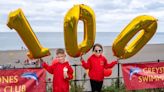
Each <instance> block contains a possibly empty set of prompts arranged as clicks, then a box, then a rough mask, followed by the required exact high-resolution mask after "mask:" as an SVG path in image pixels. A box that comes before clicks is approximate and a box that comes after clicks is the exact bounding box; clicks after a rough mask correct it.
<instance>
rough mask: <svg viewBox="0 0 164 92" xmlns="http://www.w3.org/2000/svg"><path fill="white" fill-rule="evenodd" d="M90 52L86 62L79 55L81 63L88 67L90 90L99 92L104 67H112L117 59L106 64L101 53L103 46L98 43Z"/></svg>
mask: <svg viewBox="0 0 164 92" xmlns="http://www.w3.org/2000/svg"><path fill="white" fill-rule="evenodd" d="M92 52H93V54H92V55H91V56H90V57H89V58H88V60H87V62H85V61H84V59H83V58H82V57H81V63H82V66H83V67H84V68H85V69H89V77H90V83H91V88H92V92H101V88H102V84H103V80H104V68H105V69H107V68H113V67H114V66H115V65H116V64H117V61H112V62H111V63H110V64H108V62H107V59H106V58H105V57H104V56H103V55H102V53H103V47H102V45H100V44H95V45H94V46H93V49H92Z"/></svg>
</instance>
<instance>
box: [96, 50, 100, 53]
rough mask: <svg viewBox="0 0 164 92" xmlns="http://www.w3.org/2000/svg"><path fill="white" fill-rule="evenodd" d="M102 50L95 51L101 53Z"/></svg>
mask: <svg viewBox="0 0 164 92" xmlns="http://www.w3.org/2000/svg"><path fill="white" fill-rule="evenodd" d="M101 51H102V50H94V52H96V53H100V52H101Z"/></svg>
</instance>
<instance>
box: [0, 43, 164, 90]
mask: <svg viewBox="0 0 164 92" xmlns="http://www.w3.org/2000/svg"><path fill="white" fill-rule="evenodd" d="M55 50H56V49H54V48H53V49H50V52H51V55H50V56H47V57H44V58H43V60H44V61H46V62H47V63H48V64H51V61H52V60H53V58H54V57H55ZM27 52H28V50H4V51H0V65H1V66H2V65H8V66H10V68H28V67H39V66H36V65H24V61H25V60H27V59H28V57H27V55H26V53H27ZM103 54H104V55H105V56H106V57H107V59H108V61H109V62H110V61H112V60H116V59H117V58H116V57H115V56H113V53H112V48H111V46H104V53H103ZM90 55H91V51H90V52H88V53H87V54H86V55H83V57H84V60H87V58H88V57H89V56H90ZM66 59H67V60H68V61H69V63H70V64H71V65H74V64H77V65H81V63H80V61H79V58H72V57H69V56H68V55H67V58H66ZM158 60H159V61H160V62H163V61H164V44H147V45H145V46H144V47H143V48H142V49H141V50H140V51H139V52H138V53H137V54H135V55H134V56H133V57H131V58H128V59H124V60H119V63H121V64H122V63H135V62H136V63H140V62H152V61H153V62H154V61H155V62H157V61H158ZM29 61H34V62H35V61H36V60H35V59H34V60H30V59H29ZM121 64H120V77H122V71H121ZM73 69H75V68H74V67H73ZM112 70H113V73H112V75H111V76H110V77H109V78H116V77H117V75H118V68H117V66H115V67H114V68H113V69H112ZM84 73H86V71H85V70H84V69H83V68H82V67H81V66H76V78H75V77H74V79H76V80H81V79H84V78H83V75H84ZM74 76H75V73H74ZM47 78H52V75H50V74H48V73H47ZM86 79H88V76H87V77H86ZM79 83H81V82H80V81H79ZM77 84H78V83H77ZM110 84H111V80H105V81H104V85H110ZM85 88H86V90H90V83H89V81H87V82H86V83H85Z"/></svg>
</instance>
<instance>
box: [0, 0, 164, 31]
mask: <svg viewBox="0 0 164 92" xmlns="http://www.w3.org/2000/svg"><path fill="white" fill-rule="evenodd" d="M75 4H86V5H88V6H90V7H91V8H92V9H93V10H94V12H95V15H96V31H97V32H121V31H122V30H123V28H124V27H125V26H126V25H127V24H128V23H129V22H130V21H131V20H132V19H133V18H135V17H136V16H138V15H143V14H146V15H151V16H154V17H155V18H157V19H158V29H157V32H164V0H0V32H13V31H14V30H10V29H9V28H8V27H7V26H6V23H7V17H8V14H9V12H10V11H14V10H16V9H18V8H21V9H22V10H23V12H24V14H25V16H26V18H27V20H28V21H29V23H30V25H31V27H32V29H33V31H34V32H63V20H64V16H65V14H66V12H67V11H68V10H69V9H70V8H71V7H73V5H75ZM78 31H83V24H82V22H79V26H78Z"/></svg>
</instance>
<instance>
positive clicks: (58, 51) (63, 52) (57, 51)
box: [56, 48, 65, 55]
mask: <svg viewBox="0 0 164 92" xmlns="http://www.w3.org/2000/svg"><path fill="white" fill-rule="evenodd" d="M58 54H65V51H64V49H61V48H60V49H57V50H56V55H58Z"/></svg>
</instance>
